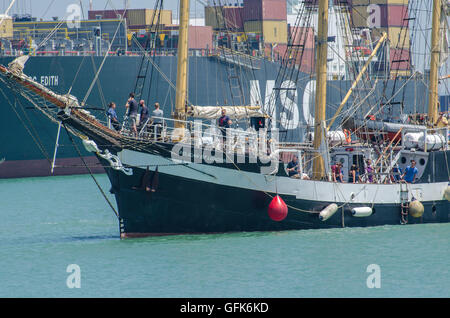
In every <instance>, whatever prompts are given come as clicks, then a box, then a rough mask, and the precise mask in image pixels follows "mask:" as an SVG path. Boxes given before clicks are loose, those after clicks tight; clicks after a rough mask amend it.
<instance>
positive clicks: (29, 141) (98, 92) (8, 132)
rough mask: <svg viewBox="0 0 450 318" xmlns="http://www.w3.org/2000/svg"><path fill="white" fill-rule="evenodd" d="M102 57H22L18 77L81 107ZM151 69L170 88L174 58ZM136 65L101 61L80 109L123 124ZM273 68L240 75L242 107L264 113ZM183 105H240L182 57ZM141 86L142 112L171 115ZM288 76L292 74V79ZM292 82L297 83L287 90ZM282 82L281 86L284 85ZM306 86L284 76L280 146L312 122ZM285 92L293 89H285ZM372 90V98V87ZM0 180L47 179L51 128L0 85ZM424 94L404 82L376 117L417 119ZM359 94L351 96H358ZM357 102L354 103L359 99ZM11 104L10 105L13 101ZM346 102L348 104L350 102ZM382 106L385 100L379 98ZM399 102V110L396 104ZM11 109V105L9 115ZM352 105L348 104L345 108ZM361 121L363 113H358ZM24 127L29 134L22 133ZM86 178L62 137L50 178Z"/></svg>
mask: <svg viewBox="0 0 450 318" xmlns="http://www.w3.org/2000/svg"><path fill="white" fill-rule="evenodd" d="M12 59H13V58H12V57H0V64H2V65H7V64H8V63H9V62H10V61H11V60H12ZM102 60H103V58H102V57H81V56H40V57H30V59H29V60H28V62H27V63H26V66H25V70H24V71H25V73H26V74H27V75H29V76H30V77H32V78H35V79H36V80H37V81H38V82H40V83H42V84H44V85H45V86H47V87H48V88H50V89H52V90H53V91H55V92H57V93H67V92H68V91H69V90H70V91H71V94H72V95H74V96H77V97H78V98H79V100H80V101H81V100H83V98H84V96H85V94H86V92H87V91H88V89H89V86H90V84H91V82H92V79H93V78H94V76H95V70H97V69H98V68H99V67H100V64H101V62H102ZM154 62H155V64H157V65H158V67H159V68H160V70H161V71H162V72H163V73H164V74H166V75H167V77H168V78H169V79H170V81H171V82H172V83H175V82H176V64H177V63H176V57H175V56H160V57H155V60H154ZM140 63H141V57H136V56H111V57H109V58H108V59H106V62H105V64H104V66H103V69H102V71H101V72H100V76H99V81H98V82H97V83H96V84H95V85H94V86H93V90H92V93H91V94H90V96H89V98H87V101H86V102H87V107H96V108H99V107H101V108H105V107H106V105H107V103H109V102H110V101H114V102H116V104H117V105H118V108H117V112H118V116H119V118H120V119H121V118H123V114H124V106H123V105H124V104H125V102H126V99H127V96H128V94H129V92H130V91H132V90H134V84H135V80H136V78H137V75H138V72H139V65H140ZM279 68H280V65H279V64H278V63H274V62H269V61H264V62H263V63H262V64H261V68H260V69H255V70H250V69H245V68H243V69H242V70H240V71H241V73H240V74H241V75H240V79H241V85H242V88H243V92H244V94H243V95H244V98H245V99H244V103H246V104H250V103H255V101H258V102H259V103H260V104H261V105H264V107H269V106H268V105H267V103H268V100H269V97H268V96H270V93H271V91H272V89H273V88H276V86H279V85H280V84H278V83H275V80H276V78H277V74H278V72H279ZM189 69H190V72H189V100H190V102H191V103H192V104H195V105H217V103H223V104H230V105H231V104H233V103H234V104H238V103H239V104H240V103H241V102H238V101H237V100H236V99H235V100H234V101H233V97H232V96H231V93H230V88H229V86H230V85H229V77H228V67H227V65H226V64H224V63H223V62H219V61H217V60H216V59H214V58H211V57H201V56H198V57H190V65H189ZM147 72H148V73H147V82H146V85H145V87H144V89H143V92H144V94H143V97H144V99H145V100H147V104H149V105H151V104H153V103H154V102H156V101H158V102H159V103H160V104H161V105H162V106H163V111H164V113H165V115H166V116H170V114H171V113H172V111H173V108H172V105H173V104H174V98H175V93H174V91H173V89H172V88H171V87H170V86H169V84H168V83H167V82H166V81H165V79H164V78H163V76H162V75H161V74H159V73H158V72H156V71H154V70H153V75H151V72H152V67H151V66H150V67H149V68H148V70H147ZM294 73H295V72H294ZM294 79H296V80H297V81H296V82H294ZM287 81H288V80H287ZM311 81H312V78H311V77H310V76H309V75H308V74H304V73H301V72H300V73H298V74H294V75H293V76H292V80H291V82H286V83H284V85H285V87H296V90H295V91H292V90H290V91H288V93H287V94H284V95H283V98H279V99H278V100H277V102H276V114H277V115H276V119H277V121H278V124H277V127H278V128H279V129H280V131H281V135H280V137H281V139H282V140H284V141H295V142H299V141H302V139H303V138H304V136H305V132H306V129H307V128H306V127H307V124H308V121H309V120H311V118H312V114H314V103H313V101H314V91H313V90H311V89H312V87H313V85H311V83H312V82H311ZM404 83H405V80H397V81H393V80H390V81H389V82H388V83H387V86H385V85H384V84H383V83H382V81H378V82H377V84H374V85H369V84H366V85H364V86H363V87H360V88H359V89H358V90H359V92H360V93H354V96H357V97H355V98H360V97H358V96H365V95H370V94H371V97H369V98H368V100H370V99H372V101H375V96H380V95H382V94H383V93H384V94H386V95H390V94H391V93H392V91H393V90H395V91H396V90H398V89H399V88H400V87H402V86H403V84H404ZM290 85H293V86H290ZM350 86H351V82H350V81H345V80H334V81H330V82H329V85H328V87H329V88H328V94H327V96H328V97H327V98H328V100H327V102H328V104H329V105H331V106H330V107H328V109H329V111H328V113H327V116H328V117H331V116H332V115H333V111H334V109H335V108H336V107H332V105H336V106H337V105H339V103H340V102H341V100H342V98H343V96H344V95H345V93H346V92H347V90H348V88H349V87H350ZM373 86H376V89H375V90H373V91H372V87H373ZM0 89H1V91H0V160H2V159H5V161H4V162H3V163H2V164H0V178H14V177H30V176H48V175H50V174H51V159H52V157H53V152H54V149H55V141H56V135H57V125H56V124H55V123H53V122H51V121H49V120H48V118H46V117H45V116H44V115H42V114H41V113H40V112H39V111H37V110H35V109H33V107H32V105H31V104H30V103H29V102H28V101H26V100H25V99H23V98H22V97H17V96H15V95H14V94H13V93H12V92H11V91H10V90H9V89H8V88H7V87H5V86H4V85H3V84H0ZM425 92H426V87H425V86H424V85H423V83H422V82H419V81H409V82H407V84H406V85H405V86H404V87H403V88H402V89H401V90H400V92H399V93H398V94H397V95H396V97H395V98H393V99H392V100H391V103H392V105H394V106H393V107H391V108H389V109H390V110H389V111H387V112H384V113H383V114H382V116H384V117H386V118H390V119H394V120H395V119H399V118H400V114H399V109H400V108H401V107H397V106H398V105H399V104H401V105H403V106H402V107H403V112H404V113H408V112H425V110H426V107H427V99H426V98H425V96H426V94H425ZM358 94H359V95H358ZM361 94H362V95H361ZM16 98H17V99H16ZM352 98H353V97H352ZM387 98H389V96H388V97H387ZM401 102H402V103H401ZM11 104H15V105H16V107H15V108H13V107H12V106H11ZM351 104H352V99H350V101H349V103H348V105H351ZM413 105H421V106H420V107H421V109H413V107H414V106H413ZM361 113H363V110H361ZM26 127H29V128H26ZM77 146H78V148H79V149H80V150H81V151H82V156H85V157H86V162H87V164H88V165H89V167H90V168H91V170H92V171H93V172H104V170H103V167H102V166H101V165H100V164H99V162H98V161H97V159H96V158H95V157H94V156H92V154H90V153H88V152H86V151H84V149H83V147H82V146H81V143H80V142H79V141H77ZM77 173H87V169H86V168H85V167H84V164H83V162H82V160H81V159H80V158H79V155H78V152H77V151H76V149H75V148H74V147H73V145H72V144H71V142H70V140H69V138H68V137H67V135H66V133H65V132H64V131H62V133H61V136H60V142H59V147H58V151H57V155H56V161H55V169H54V173H53V174H54V175H64V174H77Z"/></svg>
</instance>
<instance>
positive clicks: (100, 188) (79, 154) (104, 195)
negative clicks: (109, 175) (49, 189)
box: [62, 121, 120, 220]
mask: <svg viewBox="0 0 450 318" xmlns="http://www.w3.org/2000/svg"><path fill="white" fill-rule="evenodd" d="M62 125H63V127H64V129H65V130H66V133H67V136H69V139H70V141H71V142H72V145H73V146H74V148H75V150H76V151H77V153H78V156H79V157H80V159H81V161H82V162H83V164H84V166H85V167H86V169H87V170H88V172H89V175H90V176H91V178H92V179H93V180H94V182H95V184H96V185H97V188H98V189H99V190H100V193H101V194H102V196H103V198H105V200H106V202H108V204H109V206H110V207H111V210H112V211H113V212H114V214H115V215H116V217H117V219H119V220H120V216H119V213H118V212H117V210H116V208H115V207H114V206H113V204H112V203H111V201H110V200H109V199H108V197H107V196H106V193H105V192H104V191H103V189H102V187H101V186H100V184H99V183H98V181H97V179H96V178H95V176H94V174H93V173H92V170H91V168H89V166H88V165H87V163H86V161H85V160H84V158H83V156H82V155H81V152H80V149H79V148H78V146H77V144H76V143H75V141H74V140H73V138H72V135H71V134H70V133H69V130H68V129H67V127H66V124H65V123H64V121H63V122H62Z"/></svg>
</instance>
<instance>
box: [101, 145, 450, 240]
mask: <svg viewBox="0 0 450 318" xmlns="http://www.w3.org/2000/svg"><path fill="white" fill-rule="evenodd" d="M136 156H137V157H139V158H140V159H139V160H143V161H142V164H141V165H139V166H136V165H132V166H128V167H130V168H131V169H132V170H133V174H132V175H126V174H124V173H123V172H121V171H118V170H114V169H112V168H106V172H107V175H108V177H109V179H110V182H111V192H112V193H114V195H115V197H116V201H117V206H118V212H119V216H120V218H119V224H120V235H121V237H122V238H130V237H145V236H158V235H175V234H195V233H197V234H199V233H225V232H242V231H281V230H302V229H326V228H342V227H366V226H381V225H400V224H424V223H441V222H442V223H444V222H449V221H450V219H449V217H450V202H448V201H447V200H445V199H444V198H443V195H442V194H443V189H445V188H446V187H447V185H448V179H449V178H448V172H447V173H443V174H441V176H439V177H438V178H437V179H435V182H434V183H428V184H427V183H425V182H424V181H423V180H419V181H418V182H417V184H416V185H415V186H416V187H417V188H422V189H425V188H427V187H436V191H434V192H436V193H435V194H434V195H433V197H426V196H427V195H425V197H424V198H423V199H422V200H421V203H422V204H423V206H424V209H425V211H424V213H423V215H422V217H420V218H415V217H413V216H412V215H410V214H408V215H407V216H406V217H404V219H403V220H402V209H401V205H400V201H399V200H393V199H392V198H393V197H392V195H394V196H396V195H397V194H393V193H394V192H396V191H397V192H398V191H399V189H400V184H393V185H392V184H391V185H385V184H367V185H366V186H367V187H368V190H367V193H368V194H367V196H368V197H369V196H370V195H371V193H372V194H373V193H374V192H375V193H376V195H375V197H374V198H373V200H372V199H367V198H366V199H363V200H361V202H354V203H352V202H348V200H347V199H345V200H339V198H336V196H333V195H329V193H327V191H328V190H327V189H335V187H342V188H341V190H340V191H343V192H346V191H348V192H350V191H354V193H359V191H360V190H359V189H361V187H363V186H364V185H361V184H336V183H331V182H320V181H310V180H298V179H292V178H289V177H287V176H286V174H285V172H284V170H283V168H282V167H283V165H282V164H281V165H280V169H279V172H278V173H277V176H276V177H275V176H270V178H277V181H276V182H274V183H271V184H268V183H264V180H265V179H264V178H265V177H264V176H261V175H260V174H259V173H258V172H257V170H255V167H254V165H253V166H252V165H251V164H243V165H241V166H240V167H239V169H238V170H236V169H235V167H234V168H233V167H231V166H232V165H230V166H229V167H226V166H223V165H219V166H214V165H213V166H211V165H204V164H203V165H202V164H199V165H194V164H188V165H186V166H183V165H176V164H173V165H169V164H168V161H167V160H166V161H164V160H162V159H161V156H160V155H156V156H153V155H147V154H143V153H138V154H136ZM146 156H148V158H147V161H145V160H146V159H144V158H145V157H146ZM119 157H121V155H120V154H119ZM449 158H450V153H449V152H447V154H446V155H444V153H443V152H441V153H440V154H438V153H436V154H435V155H433V157H432V159H431V160H430V162H429V166H427V168H426V171H425V173H424V176H425V175H427V174H429V173H431V169H432V166H433V165H436V164H437V165H440V166H442V165H445V160H447V164H450V162H449ZM128 159H130V156H129V155H128ZM166 159H167V158H166ZM100 160H103V159H100ZM124 160H125V161H127V160H126V159H124ZM132 160H134V159H132ZM169 160H170V159H169ZM164 162H165V164H164ZM104 164H105V165H106V166H107V165H108V163H107V162H106V161H105V162H104ZM125 166H126V165H125ZM144 166H146V168H144ZM425 178H426V177H423V179H425ZM251 179H253V182H251V181H250V180H251ZM275 183H276V185H275ZM403 186H404V185H403ZM411 187H412V186H411ZM313 188H315V189H319V190H318V191H323V193H324V194H323V195H319V196H315V195H310V194H308V193H309V192H310V193H313V192H314V191H313V190H312V189H313ZM275 189H277V190H278V191H275ZM411 191H413V192H414V189H413V187H412V188H411ZM329 192H332V191H329ZM438 192H439V193H438ZM277 193H278V194H279V195H280V196H281V197H282V199H283V200H284V201H285V203H286V204H287V205H288V215H287V217H286V218H285V219H284V220H282V221H279V222H278V221H273V220H272V219H271V218H270V217H269V215H268V206H269V204H270V202H271V200H272V197H273V196H274V195H276V194H277ZM377 193H378V195H377ZM349 195H350V193H346V194H345V195H344V197H347V196H349ZM359 195H361V194H357V197H358V196H359ZM398 195H399V194H398ZM416 195H417V193H416ZM319 197H320V198H322V199H320V198H319ZM397 199H398V198H397ZM387 202H390V203H387ZM332 203H336V204H337V205H338V206H339V207H340V208H339V209H338V211H337V212H336V213H335V214H334V215H333V216H332V217H331V218H329V219H327V220H326V221H321V220H320V219H319V212H320V211H322V210H323V209H324V208H326V207H327V206H328V205H330V204H332ZM355 207H371V208H372V211H373V213H372V215H370V216H367V217H355V216H353V215H352V209H353V208H355ZM405 221H406V222H405Z"/></svg>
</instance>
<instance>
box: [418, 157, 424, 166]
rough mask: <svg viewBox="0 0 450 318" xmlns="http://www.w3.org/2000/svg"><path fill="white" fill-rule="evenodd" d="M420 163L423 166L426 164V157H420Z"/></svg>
mask: <svg viewBox="0 0 450 318" xmlns="http://www.w3.org/2000/svg"><path fill="white" fill-rule="evenodd" d="M419 163H420V165H421V166H424V165H425V159H423V158H422V159H420V160H419Z"/></svg>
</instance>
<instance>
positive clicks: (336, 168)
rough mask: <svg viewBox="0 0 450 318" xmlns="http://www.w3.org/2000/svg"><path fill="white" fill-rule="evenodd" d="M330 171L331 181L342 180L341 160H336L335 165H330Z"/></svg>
mask: <svg viewBox="0 0 450 318" xmlns="http://www.w3.org/2000/svg"><path fill="white" fill-rule="evenodd" d="M331 173H332V174H333V182H344V177H343V175H342V163H341V162H337V163H336V164H335V165H332V166H331Z"/></svg>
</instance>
